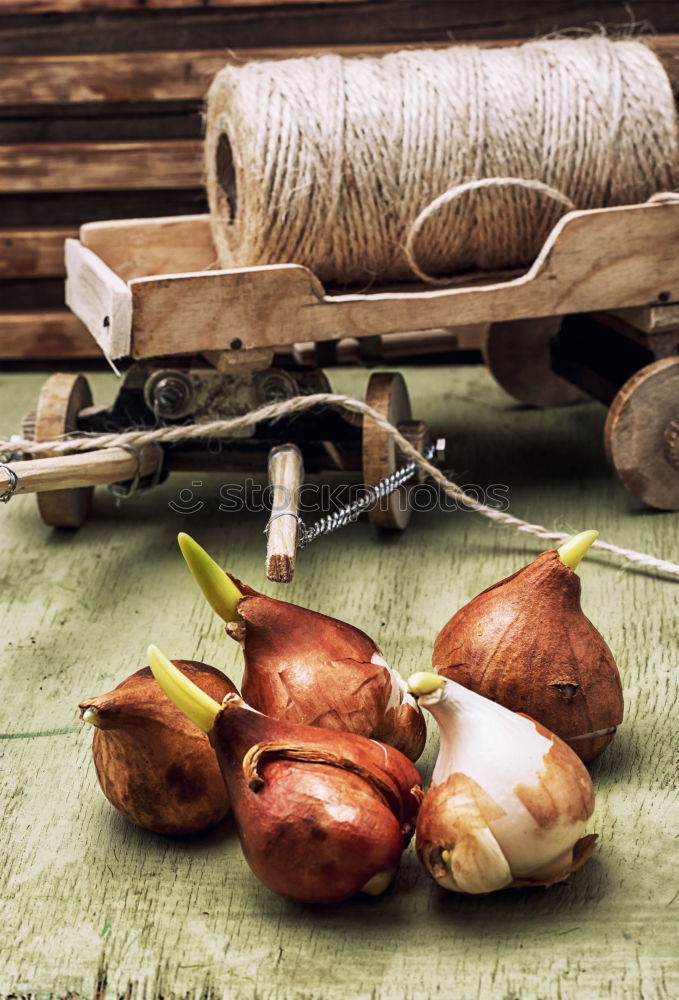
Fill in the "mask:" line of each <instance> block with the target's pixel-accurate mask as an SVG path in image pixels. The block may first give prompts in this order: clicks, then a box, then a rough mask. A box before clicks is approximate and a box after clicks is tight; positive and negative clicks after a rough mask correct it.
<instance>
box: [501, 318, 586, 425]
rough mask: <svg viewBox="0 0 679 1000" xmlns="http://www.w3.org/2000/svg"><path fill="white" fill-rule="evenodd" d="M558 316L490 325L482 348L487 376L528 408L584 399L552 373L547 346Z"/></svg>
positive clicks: (584, 397)
mask: <svg viewBox="0 0 679 1000" xmlns="http://www.w3.org/2000/svg"><path fill="white" fill-rule="evenodd" d="M561 322H562V320H561V317H560V316H548V317H545V318H542V319H517V320H510V321H508V322H506V323H492V324H491V326H490V327H489V329H488V332H487V334H486V339H485V343H484V345H483V357H484V361H485V363H486V365H487V366H488V368H489V369H490V373H491V375H492V376H493V378H494V379H495V381H496V382H497V383H498V385H500V386H501V388H503V389H504V390H505V392H508V393H509V395H510V396H513V397H514V399H517V400H518V401H519V402H520V403H525V404H526V405H527V406H564V405H566V404H568V403H577V402H579V401H580V400H582V399H586V398H587V397H586V396H585V394H584V393H583V392H581V391H580V390H579V389H576V387H575V386H574V385H571V383H570V382H567V381H566V380H565V379H563V378H561V377H560V376H559V375H555V374H554V372H553V371H552V370H551V356H550V344H551V341H552V340H553V338H554V337H555V336H556V335H557V333H558V332H559V328H560V326H561Z"/></svg>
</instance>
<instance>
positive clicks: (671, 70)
mask: <svg viewBox="0 0 679 1000" xmlns="http://www.w3.org/2000/svg"><path fill="white" fill-rule="evenodd" d="M354 2H357V0H354ZM529 37H530V36H529ZM453 42H457V43H458V44H473V45H481V46H483V47H495V46H503V45H514V44H517V40H516V39H511V38H509V39H508V38H502V39H498V38H495V37H493V33H492V32H491V33H490V36H489V38H486V39H478V38H476V39H474V40H473V41H472V42H468V43H467V42H465V43H460V42H459V41H458V40H457V39H453V40H451V39H450V38H448V39H446V40H445V41H424V42H405V43H404V42H392V43H382V44H380V43H372V44H371V43H366V44H364V45H355V44H354V45H351V44H349V45H346V44H345V45H342V44H337V45H333V44H330V45H311V46H294V45H288V46H286V47H284V48H281V47H277V46H269V47H266V48H261V47H257V48H238V49H229V50H228V51H226V52H225V51H224V50H223V49H217V50H215V49H198V50H196V51H177V52H154V53H153V55H149V53H148V52H112V53H103V54H101V53H100V54H97V55H89V54H85V55H83V54H81V53H74V54H68V55H63V56H62V55H47V56H36V57H32V56H25V55H20V56H15V55H9V56H0V103H3V104H7V105H17V106H21V105H30V104H35V103H37V104H44V105H48V106H49V105H55V104H70V103H83V102H87V103H89V102H106V103H110V102H116V103H119V102H124V101H133V102H135V103H138V102H140V101H189V100H191V99H197V100H202V99H203V97H204V96H205V94H206V92H207V88H208V87H209V85H210V81H211V80H212V77H213V76H214V75H215V73H218V72H219V70H220V69H222V67H223V66H224V65H225V63H226V62H247V61H249V60H253V59H293V58H297V57H300V56H313V55H322V54H323V53H325V52H337V53H339V54H341V55H345V56H355V55H376V56H378V55H384V54H385V53H386V52H389V51H393V50H394V49H397V48H400V46H401V45H402V44H408V45H409V47H413V48H415V47H420V46H427V45H431V46H434V47H437V48H438V47H441V46H446V45H450V44H452V43H453ZM647 44H648V45H649V46H650V47H651V48H652V49H653V50H654V51H655V52H656V53H657V55H658V57H659V58H660V59H661V61H662V62H663V65H664V66H665V69H666V70H667V73H668V75H669V77H670V81H671V83H672V85H673V86H674V87H675V88H676V87H677V86H679V36H678V35H674V34H667V35H660V36H658V37H652V38H649V39H648V40H647ZM3 113H4V114H6V110H5V111H4V112H3ZM52 113H54V111H53V109H52ZM62 113H63V111H62ZM194 127H197V128H199V127H200V126H199V123H198V122H196V123H195V126H194ZM197 134H198V131H196V135H197Z"/></svg>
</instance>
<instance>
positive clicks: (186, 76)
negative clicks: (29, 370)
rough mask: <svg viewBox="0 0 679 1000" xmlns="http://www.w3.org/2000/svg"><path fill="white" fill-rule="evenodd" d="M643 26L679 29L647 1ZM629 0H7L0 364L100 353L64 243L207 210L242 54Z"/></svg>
mask: <svg viewBox="0 0 679 1000" xmlns="http://www.w3.org/2000/svg"><path fill="white" fill-rule="evenodd" d="M633 14H634V19H635V22H636V23H637V25H642V26H645V27H647V28H648V29H650V28H653V29H655V30H656V31H659V32H672V31H676V30H677V22H678V17H677V13H676V5H675V4H673V3H671V2H659V0H637V2H635V4H634V12H633ZM630 20H631V15H630V9H629V5H628V4H627V3H626V2H625V0H612V2H606V3H600V4H597V5H593V4H591V3H587V2H582V0H562V2H561V3H559V4H545V3H544V2H543V0H515V2H512V3H509V2H498V0H478V2H475V3H473V4H472V3H469V2H468V0H454V2H444V0H425V2H420V0H372V2H371V0H342V2H338V3H331V4H329V3H315V2H313V0H296V2H294V3H291V2H287V0H271V2H269V3H266V2H254V0H241V2H240V3H239V4H234V3H231V2H230V0H144V2H143V3H142V2H141V0H4V2H3V3H2V4H1V5H0V359H4V360H14V361H17V360H19V359H35V358H43V359H45V360H46V361H49V362H50V363H52V362H55V361H60V360H63V359H66V358H72V359H84V358H87V357H95V356H97V355H98V352H97V350H96V348H95V347H94V345H93V342H92V341H91V339H90V338H89V335H88V334H87V333H86V331H85V330H84V328H83V327H82V326H81V324H80V323H79V322H78V321H77V320H75V319H74V318H73V316H72V315H71V314H70V313H69V312H68V311H67V310H66V309H65V307H64V305H63V263H62V255H61V243H62V241H63V239H64V238H65V237H66V236H69V235H73V234H75V233H76V231H77V228H78V226H79V225H80V224H81V223H83V222H87V221H94V220H99V219H109V218H127V217H134V216H140V215H141V216H147V215H178V214H187V213H194V212H203V211H205V210H206V202H205V197H204V193H203V190H202V188H201V164H200V158H201V106H202V99H203V95H204V93H205V91H206V89H207V86H208V84H209V81H210V79H211V77H212V76H213V74H214V73H215V72H216V71H217V70H218V69H219V67H220V66H221V65H222V64H223V62H224V61H225V58H226V54H227V52H235V53H236V54H237V55H240V56H242V57H243V58H252V57H272V56H277V55H292V54H299V53H307V52H313V51H318V50H319V49H326V48H331V49H333V50H337V49H339V50H342V51H352V50H355V48H357V47H358V48H360V49H361V50H366V49H368V50H370V49H378V48H380V47H382V46H384V45H390V46H397V45H400V44H405V43H415V42H419V43H427V42H431V43H437V42H438V43H442V42H446V41H451V40H454V41H460V42H465V41H476V40H487V39H497V40H501V39H517V38H530V37H534V36H537V35H539V34H543V33H547V32H550V31H554V30H558V29H566V28H573V27H574V26H579V27H595V26H596V25H601V24H603V25H605V26H607V27H609V28H612V29H620V28H621V27H622V26H628V27H629V25H630Z"/></svg>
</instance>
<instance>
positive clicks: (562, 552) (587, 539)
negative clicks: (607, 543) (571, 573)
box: [557, 531, 599, 570]
mask: <svg viewBox="0 0 679 1000" xmlns="http://www.w3.org/2000/svg"><path fill="white" fill-rule="evenodd" d="M598 537H599V532H598V531H581V532H580V534H579V535H573V537H572V538H569V539H568V541H567V542H564V543H563V545H562V546H561V547H560V548H559V549H558V550H557V551H558V553H559V559H560V560H561V562H562V563H563V564H564V566H568V567H569V568H570V569H573V570H575V569H577V568H578V566H579V565H580V561H581V560H582V557H583V556H584V555H585V553H586V552H587V550H588V549H589V547H590V545H592V543H593V542H595V541H596V540H597V538H598Z"/></svg>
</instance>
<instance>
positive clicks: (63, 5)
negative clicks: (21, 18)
mask: <svg viewBox="0 0 679 1000" xmlns="http://www.w3.org/2000/svg"><path fill="white" fill-rule="evenodd" d="M333 2H334V3H336V4H337V3H361V2H362V0H333ZM306 3H318V0H4V2H3V8H2V9H3V13H6V14H44V13H48V12H49V11H58V12H61V13H66V12H67V11H85V12H93V11H98V10H139V9H140V8H142V7H143V8H144V9H145V10H172V9H180V10H190V9H191V8H192V7H197V8H198V9H200V10H204V9H205V8H206V7H286V6H289V5H290V4H297V5H303V4H306Z"/></svg>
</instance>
